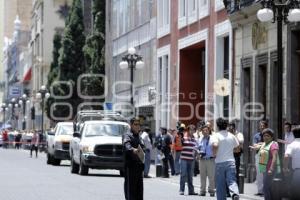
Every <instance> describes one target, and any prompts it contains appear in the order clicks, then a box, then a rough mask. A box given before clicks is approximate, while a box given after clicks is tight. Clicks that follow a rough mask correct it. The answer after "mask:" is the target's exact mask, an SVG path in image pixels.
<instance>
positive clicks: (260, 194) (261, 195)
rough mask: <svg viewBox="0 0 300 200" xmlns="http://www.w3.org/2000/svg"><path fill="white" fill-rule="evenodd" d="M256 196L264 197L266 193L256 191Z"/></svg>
mask: <svg viewBox="0 0 300 200" xmlns="http://www.w3.org/2000/svg"><path fill="white" fill-rule="evenodd" d="M254 195H255V196H260V197H263V196H264V194H263V193H259V192H258V193H256V194H254Z"/></svg>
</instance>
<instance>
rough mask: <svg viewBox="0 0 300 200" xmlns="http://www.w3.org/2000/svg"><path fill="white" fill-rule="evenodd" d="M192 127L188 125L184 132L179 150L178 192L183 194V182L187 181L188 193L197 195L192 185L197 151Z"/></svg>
mask: <svg viewBox="0 0 300 200" xmlns="http://www.w3.org/2000/svg"><path fill="white" fill-rule="evenodd" d="M193 133H194V132H193V129H192V127H191V126H190V125H189V126H188V127H187V130H186V131H185V132H184V136H183V140H182V151H181V156H180V159H181V163H180V166H181V172H180V173H181V174H180V189H179V194H180V195H184V188H185V182H186V181H187V183H188V190H189V192H188V195H198V194H197V193H195V190H194V185H193V162H194V158H195V153H196V151H197V142H196V140H195V139H194V137H193Z"/></svg>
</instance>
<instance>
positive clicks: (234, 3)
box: [223, 0, 257, 14]
mask: <svg viewBox="0 0 300 200" xmlns="http://www.w3.org/2000/svg"><path fill="white" fill-rule="evenodd" d="M223 2H224V5H225V8H226V9H227V13H228V14H232V13H234V12H237V11H239V10H241V9H242V8H245V7H248V6H251V5H252V4H254V3H255V2H257V0H223Z"/></svg>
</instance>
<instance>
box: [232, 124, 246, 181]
mask: <svg viewBox="0 0 300 200" xmlns="http://www.w3.org/2000/svg"><path fill="white" fill-rule="evenodd" d="M228 131H229V132H230V133H232V134H233V135H234V136H235V137H236V139H237V140H238V141H239V146H238V147H237V148H236V149H235V150H234V152H233V155H234V160H235V166H236V182H237V184H238V186H239V187H240V182H239V174H240V166H241V156H242V153H243V144H244V135H243V134H242V133H241V132H238V131H237V130H236V125H235V122H234V121H231V122H230V123H229V124H228Z"/></svg>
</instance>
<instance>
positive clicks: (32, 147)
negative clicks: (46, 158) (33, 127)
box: [30, 131, 39, 158]
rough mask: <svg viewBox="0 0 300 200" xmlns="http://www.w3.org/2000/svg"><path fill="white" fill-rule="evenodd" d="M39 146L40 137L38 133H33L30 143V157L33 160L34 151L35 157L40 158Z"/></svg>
mask: <svg viewBox="0 0 300 200" xmlns="http://www.w3.org/2000/svg"><path fill="white" fill-rule="evenodd" d="M38 145H39V135H38V133H37V131H34V132H33V135H32V138H31V143H30V157H31V158H32V151H35V157H36V158H37V157H38Z"/></svg>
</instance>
